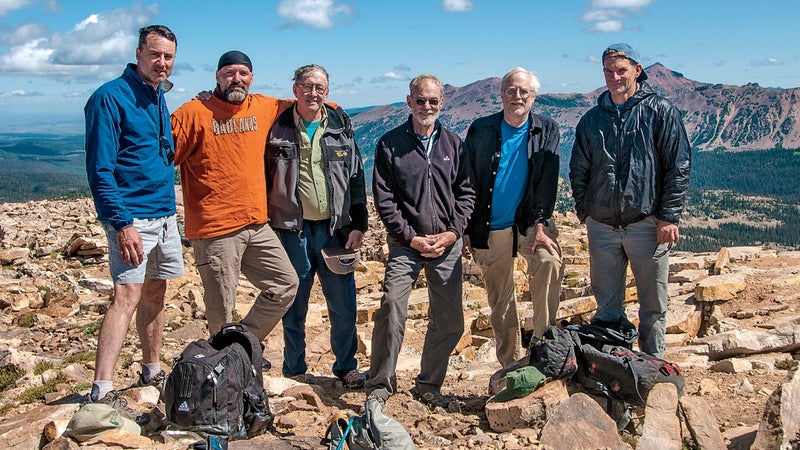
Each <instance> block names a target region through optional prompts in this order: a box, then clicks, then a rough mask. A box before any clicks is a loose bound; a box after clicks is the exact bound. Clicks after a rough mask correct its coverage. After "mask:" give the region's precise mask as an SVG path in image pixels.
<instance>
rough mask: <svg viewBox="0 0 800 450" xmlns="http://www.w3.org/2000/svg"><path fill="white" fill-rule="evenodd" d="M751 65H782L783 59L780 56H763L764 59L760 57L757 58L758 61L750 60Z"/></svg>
mask: <svg viewBox="0 0 800 450" xmlns="http://www.w3.org/2000/svg"><path fill="white" fill-rule="evenodd" d="M750 65H751V66H753V67H758V66H782V65H783V61H781V60H780V59H778V58H770V57H766V58H762V59H759V60H756V61H750Z"/></svg>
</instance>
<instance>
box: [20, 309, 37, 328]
mask: <svg viewBox="0 0 800 450" xmlns="http://www.w3.org/2000/svg"><path fill="white" fill-rule="evenodd" d="M35 323H36V315H35V314H34V313H33V311H31V312H29V313H25V314H23V315H21V316H19V326H20V327H22V328H31V327H33V325H34V324H35Z"/></svg>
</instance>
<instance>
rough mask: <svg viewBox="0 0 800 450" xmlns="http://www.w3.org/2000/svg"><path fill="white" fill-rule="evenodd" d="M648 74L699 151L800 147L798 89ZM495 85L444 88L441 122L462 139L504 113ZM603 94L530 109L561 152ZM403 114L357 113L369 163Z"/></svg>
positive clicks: (545, 99)
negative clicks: (548, 125) (553, 126)
mask: <svg viewBox="0 0 800 450" xmlns="http://www.w3.org/2000/svg"><path fill="white" fill-rule="evenodd" d="M645 71H646V72H647V74H648V80H647V83H648V84H649V85H650V86H651V87H652V88H653V89H654V90H655V91H656V92H657V93H658V94H659V95H662V96H664V97H666V98H667V99H669V100H670V101H671V102H672V103H673V104H674V105H675V107H677V108H678V109H679V110H680V111H681V113H682V114H683V118H684V126H685V127H686V131H687V134H688V135H689V139H690V142H691V144H692V147H693V148H695V149H697V150H701V151H703V150H717V149H725V150H730V151H741V150H767V149H773V148H789V149H792V148H800V104H798V98H799V97H800V88H788V89H781V88H763V87H761V86H759V85H758V84H757V83H748V84H746V85H743V86H736V85H728V84H720V83H717V84H713V83H704V82H700V81H695V80H691V79H689V78H686V77H685V76H684V75H683V74H681V73H680V72H677V71H674V70H672V69H669V68H668V67H666V66H664V65H662V64H660V63H655V64H653V65H651V66H648V67H647V68H646V69H645ZM598 75H600V74H598ZM500 81H501V79H500V78H498V77H491V78H486V79H483V80H477V81H475V82H472V83H470V84H467V85H465V86H462V87H458V86H453V85H449V84H448V85H445V87H444V99H445V101H444V107H443V109H442V113H441V117H440V120H441V122H442V123H443V124H444V125H445V126H447V127H448V128H450V129H452V130H453V131H455V132H457V133H458V134H460V135H461V136H462V137H463V136H465V135H466V131H467V128H468V127H469V125H470V124H471V123H472V121H473V120H475V119H476V118H478V117H481V116H484V115H488V114H491V113H494V112H497V111H500V110H501V109H502V102H501V99H500V95H499V94H500ZM605 90H606V88H605V87H604V86H603V87H600V88H598V89H595V90H594V91H591V92H588V93H583V94H581V93H573V94H541V95H539V96H537V99H536V102H535V103H534V106H533V111H534V112H535V113H538V114H541V115H543V116H545V117H550V118H552V119H553V120H555V121H556V122H557V123H558V125H559V127H560V129H561V149H562V153H564V152H566V153H568V152H569V150H570V149H571V148H572V142H573V141H574V134H575V126H576V125H577V123H578V121H579V120H580V118H581V116H583V114H584V113H586V111H588V110H589V109H590V108H592V107H593V106H594V105H595V104H596V100H597V97H598V96H599V95H600V94H601V93H602V92H603V91H605ZM408 115H409V110H408V108H407V107H406V106H405V105H403V104H400V105H399V106H397V104H394V105H381V106H375V107H372V108H366V109H362V110H361V111H360V112H359V113H358V114H356V115H355V116H354V117H353V126H354V129H355V132H356V136H357V138H358V141H359V148H360V149H361V151H362V155H364V156H365V157H366V158H368V159H369V158H371V156H367V155H369V154H370V153H371V151H370V149H371V148H374V145H375V142H377V140H378V139H379V138H380V137H381V136H382V135H383V133H385V132H387V131H389V130H390V129H391V128H393V127H395V126H397V125H398V124H399V123H401V122H403V121H404V120H406V119H407V117H408ZM567 156H568V155H567ZM563 157H564V155H562V159H563Z"/></svg>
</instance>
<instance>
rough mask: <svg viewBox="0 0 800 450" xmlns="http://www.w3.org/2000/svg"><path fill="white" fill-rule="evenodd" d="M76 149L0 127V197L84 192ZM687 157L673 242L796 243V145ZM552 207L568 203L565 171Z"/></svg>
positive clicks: (799, 235) (799, 195)
mask: <svg viewBox="0 0 800 450" xmlns="http://www.w3.org/2000/svg"><path fill="white" fill-rule="evenodd" d="M362 152H364V150H362ZM83 156H84V152H83V137H82V136H54V135H47V134H42V135H31V134H3V133H0V203H3V202H24V201H28V200H43V199H71V198H79V197H87V196H89V189H88V185H87V182H86V174H85V169H84V162H83ZM563 157H564V155H562V158H563ZM692 158H693V160H692V177H691V184H690V190H689V196H688V201H687V209H686V218H685V220H684V221H683V223H682V225H681V235H682V239H681V242H680V243H679V245H678V248H677V249H678V250H685V251H692V252H704V251H715V250H718V249H719V248H720V247H723V246H736V245H767V244H772V245H776V246H780V247H786V248H800V151H798V150H786V149H773V150H762V151H742V152H729V151H723V150H717V151H710V152H709V151H706V152H697V151H695V152H694V153H693V155H692ZM365 159H367V158H366V155H365ZM567 161H568V157H567V158H566V159H565V161H562V165H566V164H567ZM370 168H371V167H370ZM370 168H368V169H367V170H370ZM566 172H567V170H566V167H562V175H566ZM369 175H371V174H369ZM368 178H371V176H369V177H368ZM556 208H557V209H558V210H559V211H571V210H572V208H573V203H572V199H571V196H570V191H569V183H568V181H567V180H565V179H564V180H562V182H561V185H560V187H559V198H558V203H557V206H556Z"/></svg>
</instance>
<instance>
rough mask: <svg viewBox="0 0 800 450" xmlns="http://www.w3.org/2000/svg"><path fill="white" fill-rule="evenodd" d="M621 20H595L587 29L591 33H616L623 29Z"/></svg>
mask: <svg viewBox="0 0 800 450" xmlns="http://www.w3.org/2000/svg"><path fill="white" fill-rule="evenodd" d="M623 28H624V27H623V25H622V22H620V21H619V20H606V21H604V22H597V23H596V24H594V25H593V26H592V27H591V28H589V31H591V32H593V33H616V32H619V31H622V29H623Z"/></svg>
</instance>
